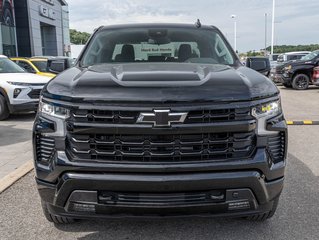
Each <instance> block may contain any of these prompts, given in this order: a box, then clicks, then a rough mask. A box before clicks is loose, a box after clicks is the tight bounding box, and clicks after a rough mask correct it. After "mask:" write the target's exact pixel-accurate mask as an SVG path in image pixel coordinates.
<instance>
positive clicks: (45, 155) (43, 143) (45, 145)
mask: <svg viewBox="0 0 319 240" xmlns="http://www.w3.org/2000/svg"><path fill="white" fill-rule="evenodd" d="M36 141H37V144H36V154H37V161H38V162H41V163H44V164H47V163H49V161H50V160H51V159H52V157H53V155H54V148H55V141H54V139H51V138H47V137H43V136H41V135H37V136H36Z"/></svg>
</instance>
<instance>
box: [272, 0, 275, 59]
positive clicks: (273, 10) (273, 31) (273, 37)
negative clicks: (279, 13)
mask: <svg viewBox="0 0 319 240" xmlns="http://www.w3.org/2000/svg"><path fill="white" fill-rule="evenodd" d="M275 6H276V0H273V3H272V35H271V54H274V40H275Z"/></svg>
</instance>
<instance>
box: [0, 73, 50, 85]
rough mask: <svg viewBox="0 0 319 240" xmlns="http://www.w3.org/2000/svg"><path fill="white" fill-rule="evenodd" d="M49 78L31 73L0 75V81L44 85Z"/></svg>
mask: <svg viewBox="0 0 319 240" xmlns="http://www.w3.org/2000/svg"><path fill="white" fill-rule="evenodd" d="M50 79H51V78H49V77H44V76H39V75H36V74H33V73H0V81H6V82H19V83H31V84H32V83H36V84H41V83H43V85H44V84H46V83H47V82H48V81H50Z"/></svg>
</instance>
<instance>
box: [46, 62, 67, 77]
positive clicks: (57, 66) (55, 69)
mask: <svg viewBox="0 0 319 240" xmlns="http://www.w3.org/2000/svg"><path fill="white" fill-rule="evenodd" d="M66 68H67V67H66V66H65V61H64V60H61V59H57V60H49V61H48V69H49V72H52V73H55V74H58V73H61V72H63V71H64V70H65V69H66Z"/></svg>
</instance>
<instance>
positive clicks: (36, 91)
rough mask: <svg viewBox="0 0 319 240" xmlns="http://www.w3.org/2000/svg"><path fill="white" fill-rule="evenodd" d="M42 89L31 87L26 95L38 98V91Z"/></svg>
mask: <svg viewBox="0 0 319 240" xmlns="http://www.w3.org/2000/svg"><path fill="white" fill-rule="evenodd" d="M41 90H42V89H33V90H32V91H31V92H29V93H28V96H29V97H30V98H31V99H39V98H40V93H41Z"/></svg>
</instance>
